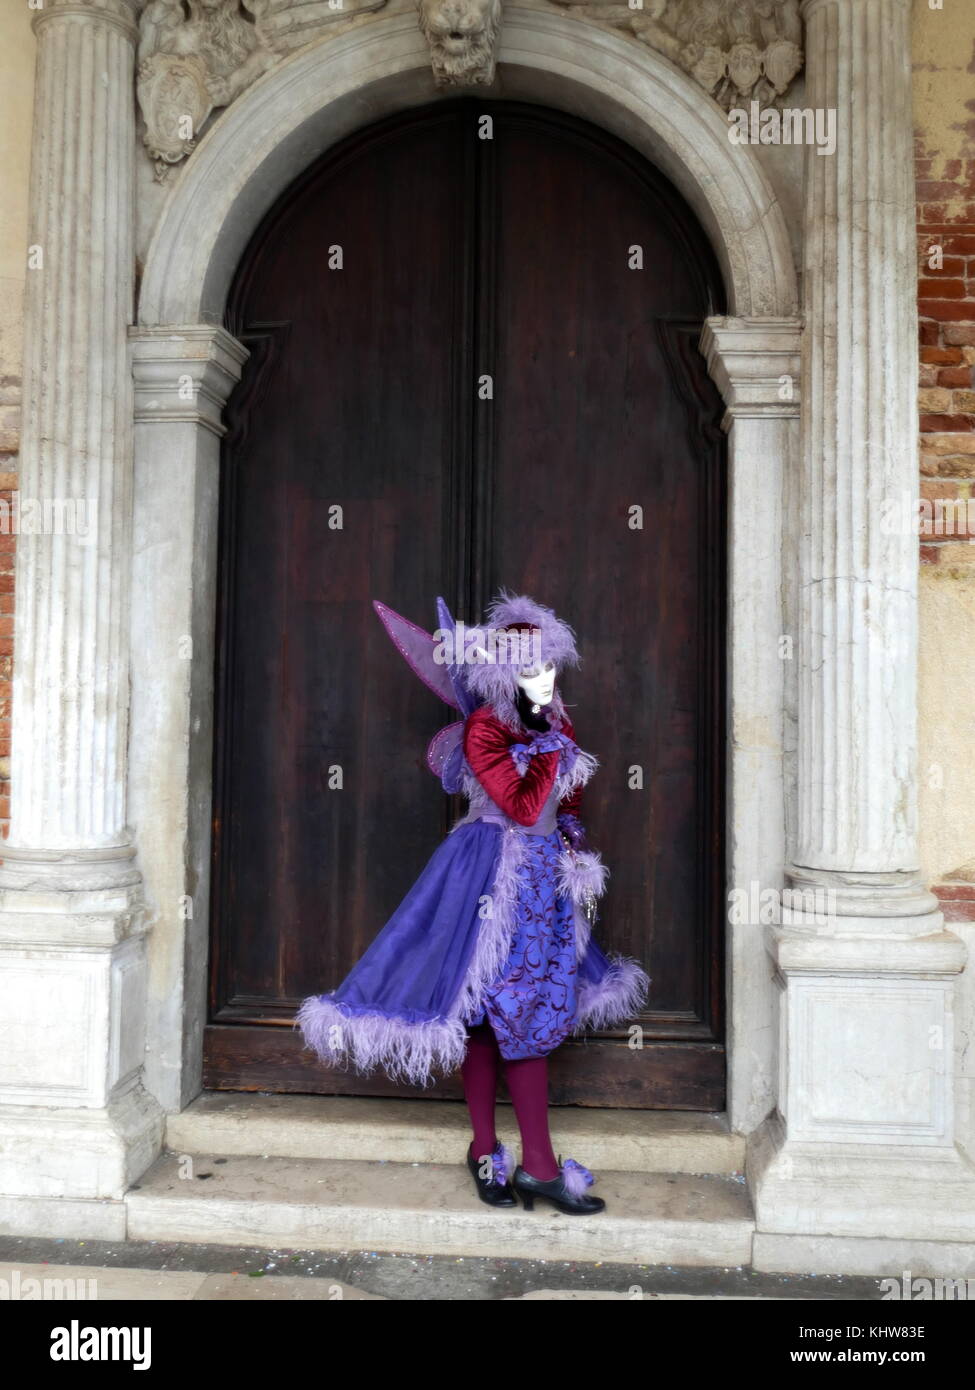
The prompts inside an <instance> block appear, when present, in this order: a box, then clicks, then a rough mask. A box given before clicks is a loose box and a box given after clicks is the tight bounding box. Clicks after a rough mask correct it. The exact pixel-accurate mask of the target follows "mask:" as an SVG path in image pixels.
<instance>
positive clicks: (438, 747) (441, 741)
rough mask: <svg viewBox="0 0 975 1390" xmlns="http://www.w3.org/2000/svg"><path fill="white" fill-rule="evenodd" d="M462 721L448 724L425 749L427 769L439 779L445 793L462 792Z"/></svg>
mask: <svg viewBox="0 0 975 1390" xmlns="http://www.w3.org/2000/svg"><path fill="white" fill-rule="evenodd" d="M463 742H464V720H463V719H459V720H458V721H457V723H456V724H448V725H447V727H446V729H441V730H440V732H439V733H438V734H434V736H433V738H432V739H431V740H430V745H429V747H428V748H427V767H428V768H429V769H430V771H431V772H432V773H433V774H434V776H435V777H439V778H440V781H441V782H442V783H443V789H444V791H445V792H459V791H461V790H462V785H463V783H462V775H461V770H462V767H463V763H464V746H463Z"/></svg>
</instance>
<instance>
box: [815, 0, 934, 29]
mask: <svg viewBox="0 0 975 1390" xmlns="http://www.w3.org/2000/svg"><path fill="white" fill-rule="evenodd" d="M913 3H914V0H801V13H802V17H803V19H804V20H805V21H806V23H807V24H808V22H809V20H810V19H811V18H812V17H813V15H814V14H816V12H817V11H818V10H821V9H824V8H825V7H826V6H829V5H845V6H846V8H847V9H853V8H854V7H859V8H861V9H870V10H876V9H877V8H878V7H879V6H881V5H886V6H887V8H888V9H902V10H905V11H910V8H911V6H912V4H913Z"/></svg>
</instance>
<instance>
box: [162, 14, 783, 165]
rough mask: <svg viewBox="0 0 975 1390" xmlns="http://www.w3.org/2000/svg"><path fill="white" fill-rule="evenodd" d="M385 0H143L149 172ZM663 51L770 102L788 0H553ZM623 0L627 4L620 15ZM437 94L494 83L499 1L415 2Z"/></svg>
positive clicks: (710, 87) (778, 79)
mask: <svg viewBox="0 0 975 1390" xmlns="http://www.w3.org/2000/svg"><path fill="white" fill-rule="evenodd" d="M386 3H387V0H148V3H147V4H146V6H145V8H144V10H143V11H142V16H141V19H140V22H139V51H138V72H137V78H136V90H137V94H138V99H139V106H140V108H141V111H142V115H143V118H144V120H145V125H146V130H145V134H144V135H143V142H144V144H145V146H146V149H147V150H148V152H149V155H150V157H151V158H152V159H153V161H154V162H155V168H156V177H157V179H162V178H164V177H165V175H166V172H167V170H168V169H169V168H170V167H171V166H172V165H174V164H178V163H179V162H180V161H181V160H182V159H185V157H186V156H187V155H188V154H189V153H190V151H191V150H192V149H194V147H195V145H196V141H197V139H198V137H199V135H200V132H201V130H202V128H203V126H204V125H205V124H206V122H207V121H208V120H209V118H210V116H211V115H212V113H213V112H214V110H216V109H217V108H219V107H222V106H228V105H229V104H230V103H231V102H232V101H234V100H235V99H236V98H237V97H238V96H239V95H240V93H241V92H243V91H244V90H245V89H246V88H247V87H249V86H250V85H251V83H252V82H254V81H255V80H256V79H257V78H258V77H260V75H261V74H262V73H263V72H266V71H267V69H268V68H270V67H273V66H274V65H275V64H276V63H278V62H280V61H281V60H282V59H283V58H285V57H286V56H288V54H290V53H292V52H294V51H295V50H296V49H298V48H301V47H302V46H303V45H305V44H307V43H310V42H311V41H312V40H313V39H315V38H317V37H319V36H320V34H321V33H322V32H323V30H324V29H325V28H326V27H327V26H328V25H330V24H334V23H335V22H336V21H339V20H344V19H350V18H353V17H356V16H358V15H364V14H369V13H371V12H373V11H376V10H380V9H382V8H383V7H384V6H385V4H386ZM555 3H556V4H558V5H560V6H562V7H564V8H565V9H566V10H568V11H569V13H571V14H573V15H576V16H578V17H579V18H581V19H589V20H596V21H598V22H600V23H603V24H608V25H611V26H612V27H614V28H617V29H621V30H623V31H624V32H626V33H628V34H630V35H631V36H632V37H633V38H635V39H637V40H639V41H640V42H641V43H646V44H649V46H650V47H651V48H654V49H656V50H657V51H658V52H660V53H663V54H664V55H665V56H666V57H668V58H670V59H671V60H672V61H673V62H675V63H677V64H678V65H679V66H680V67H682V68H683V69H684V70H685V71H686V72H688V73H690V74H691V75H692V76H693V77H694V78H695V79H696V81H698V82H699V83H700V84H701V86H702V87H703V88H704V90H705V91H706V92H708V93H709V94H710V95H711V96H712V97H714V99H715V100H716V101H717V102H719V103H720V104H721V106H723V107H724V108H725V109H726V110H727V109H728V108H729V107H731V106H733V105H736V104H738V103H740V102H743V101H748V100H758V101H759V102H760V103H761V104H762V105H763V106H764V105H770V104H774V103H775V102H776V101H777V100H778V98H779V97H781V96H782V95H783V93H784V92H785V91H786V89H787V88H788V86H789V84H790V82H791V81H792V79H793V78H794V77H795V75H796V73H797V72H798V71H799V70H800V68H801V67H802V47H801V44H802V21H801V18H800V14H799V0H608V2H604V3H596V4H591V3H588V0H555ZM630 4H634V5H636V8H632V9H631V8H630ZM416 5H417V17H418V22H419V26H420V29H421V30H422V32H423V34H424V36H425V38H426V40H427V43H428V44H429V47H430V61H431V65H432V68H433V75H434V80H435V81H436V83H437V85H438V86H439V87H441V88H450V87H460V86H472V85H475V84H490V83H491V82H493V81H494V75H495V64H496V60H497V49H498V41H499V38H500V32H501V20H502V0H416Z"/></svg>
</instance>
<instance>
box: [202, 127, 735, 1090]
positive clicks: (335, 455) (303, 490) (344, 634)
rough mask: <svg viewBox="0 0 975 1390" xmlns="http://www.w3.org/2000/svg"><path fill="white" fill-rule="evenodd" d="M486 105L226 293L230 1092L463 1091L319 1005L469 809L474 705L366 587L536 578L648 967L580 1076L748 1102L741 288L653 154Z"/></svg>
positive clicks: (214, 1034) (294, 212) (284, 211)
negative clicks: (456, 728)
mask: <svg viewBox="0 0 975 1390" xmlns="http://www.w3.org/2000/svg"><path fill="white" fill-rule="evenodd" d="M482 105H483V103H478V102H472V101H467V100H462V101H457V102H442V103H438V104H437V105H436V106H435V107H433V108H429V109H427V110H424V111H418V112H412V113H409V114H407V115H404V116H402V117H399V118H396V119H394V120H389V121H385V122H382V123H381V124H380V125H378V126H376V127H373V128H370V129H369V130H365V131H363V132H360V133H359V134H358V135H356V136H355V137H353V138H352V139H351V140H349V141H347V142H345V144H344V145H343V146H342V147H340V148H338V149H337V150H335V151H333V152H330V153H329V155H327V156H326V157H325V158H324V159H323V160H322V161H320V162H319V164H318V165H317V166H316V167H315V168H313V169H312V170H310V171H308V173H306V175H305V176H304V177H303V178H302V179H301V180H299V182H298V183H297V184H296V185H295V186H294V188H292V189H291V190H290V191H289V193H288V194H287V195H286V196H285V197H284V198H283V199H282V200H281V201H280V203H279V204H278V205H277V206H276V207H275V209H274V210H273V212H272V213H271V214H270V215H269V217H268V218H267V219H265V223H264V224H263V226H262V227H261V229H260V230H259V231H258V233H257V235H256V236H255V238H254V240H253V242H252V244H251V246H250V247H249V248H248V251H247V252H246V254H245V256H244V258H243V260H242V262H241V266H240V268H239V270H238V274H237V277H236V280H235V284H234V287H233V291H232V294H231V298H230V301H229V305H228V313H227V318H226V322H227V325H228V328H229V329H230V331H232V332H234V333H235V334H236V335H237V336H238V337H240V338H242V340H243V341H245V342H246V343H247V345H248V346H249V347H251V349H252V353H253V356H252V359H251V361H249V362H248V364H247V367H246V369H245V374H244V378H243V380H242V382H241V384H240V386H239V388H238V390H237V392H236V393H235V395H234V398H233V400H232V401H231V405H230V410H229V412H228V415H229V431H228V435H227V438H226V439H225V442H224V460H223V470H224V477H223V491H222V510H221V537H220V556H221V560H220V567H221V600H220V611H219V614H218V628H219V633H220V643H219V656H218V669H217V687H218V706H217V709H218V718H217V745H216V777H215V814H214V873H213V897H212V909H211V910H212V919H213V949H212V960H211V1011H210V1018H211V1023H210V1026H209V1027H208V1029H207V1035H206V1048H205V1052H206V1063H205V1068H206V1084H207V1085H210V1086H225V1087H228V1088H233V1089H248V1088H259V1089H281V1090H302V1091H320V1092H334V1093H357V1094H367V1095H383V1094H385V1095H402V1094H420V1095H427V1096H445V1095H455V1094H456V1095H458V1096H459V1095H460V1091H459V1088H458V1081H459V1078H456V1077H453V1078H449V1079H448V1080H446V1081H445V1082H443V1083H442V1084H441V1085H438V1086H437V1087H434V1088H427V1089H426V1090H422V1091H416V1092H413V1091H410V1090H409V1088H404V1087H401V1086H396V1085H394V1084H393V1083H390V1082H388V1081H387V1080H386V1079H385V1078H384V1077H382V1076H373V1077H371V1078H365V1077H356V1076H355V1075H354V1074H350V1073H342V1072H333V1071H329V1070H326V1069H325V1068H323V1067H321V1065H320V1064H319V1063H317V1062H316V1061H315V1060H314V1058H312V1057H311V1055H310V1054H309V1053H307V1052H303V1051H302V1049H301V1042H300V1038H299V1036H298V1035H297V1034H296V1033H295V1032H294V1031H293V1030H292V1028H291V1026H290V1025H291V1021H292V1018H293V1014H294V1009H295V1006H296V1004H297V1003H298V1001H299V1000H300V999H301V998H303V997H304V996H305V995H306V994H308V993H312V992H317V991H321V990H325V989H328V988H333V987H334V986H335V985H337V984H338V983H339V981H340V980H341V979H342V978H343V976H344V975H345V974H346V973H347V971H348V969H349V968H350V967H351V965H352V964H353V963H354V961H355V960H356V959H358V957H359V956H360V955H361V953H362V951H363V950H364V949H365V947H366V946H367V945H368V943H369V942H370V941H371V940H372V939H373V937H374V936H375V935H376V933H377V932H378V931H379V930H380V929H381V927H382V925H383V924H384V922H385V921H386V919H387V918H388V916H389V915H390V913H391V912H392V910H393V909H394V907H395V906H396V905H397V903H398V902H399V901H400V899H401V898H402V896H403V895H404V894H405V892H406V891H407V889H408V888H409V887H410V886H411V884H412V883H413V882H414V880H415V879H416V877H417V876H418V874H419V872H420V871H421V869H422V867H423V865H424V864H425V863H426V861H427V859H428V858H429V855H430V853H431V852H432V851H433V849H434V848H435V847H436V845H437V843H438V842H439V840H440V839H441V837H442V835H443V833H444V831H445V830H446V829H447V827H448V825H449V823H450V819H451V817H452V815H453V814H454V813H455V812H456V810H457V809H458V807H457V805H456V804H455V805H453V806H452V805H451V804H450V802H449V801H448V800H447V798H445V797H444V796H443V795H442V793H441V792H440V790H439V787H438V784H437V783H436V782H435V781H434V779H433V778H431V777H430V775H429V773H428V772H427V771H426V769H425V767H424V765H423V751H424V748H425V746H426V741H427V739H428V738H429V736H430V734H431V733H432V732H434V730H435V729H436V728H438V727H439V726H440V725H441V724H442V723H444V722H446V721H447V719H448V718H449V714H448V712H447V710H446V708H445V707H444V706H442V705H441V704H440V703H439V702H438V701H437V699H436V697H434V696H433V695H432V694H430V693H429V692H428V691H426V690H425V689H424V688H423V687H422V686H421V685H420V684H419V682H417V681H416V679H415V677H413V676H412V674H411V673H410V672H409V671H408V670H407V669H406V667H405V666H404V665H403V664H402V662H401V661H400V660H399V659H398V658H397V657H396V654H395V652H394V651H393V650H392V648H391V647H390V646H389V644H388V639H387V638H386V636H385V634H384V633H383V631H382V629H381V627H380V625H379V624H378V622H377V621H376V619H375V616H374V614H373V611H372V608H371V600H372V599H373V598H374V597H381V598H383V599H385V600H386V601H388V602H391V603H393V604H394V606H395V607H397V608H398V609H399V610H400V611H401V612H404V613H406V614H407V615H408V616H410V617H412V618H413V619H414V620H416V621H419V622H421V623H426V624H428V625H432V612H431V609H432V599H433V596H434V595H435V594H437V593H444V594H445V595H446V596H447V597H448V598H449V599H450V600H451V601H452V602H453V604H454V606H455V610H456V611H457V612H458V613H460V614H461V615H462V616H464V617H467V618H468V619H470V618H471V617H473V616H474V615H475V614H477V613H479V612H481V611H482V610H483V604H484V602H485V601H486V599H487V598H488V597H489V596H490V594H491V593H492V592H494V590H495V589H496V588H497V586H498V585H499V584H507V585H509V586H511V587H514V588H516V589H519V590H524V591H527V592H530V593H532V594H534V595H535V596H536V597H538V598H540V599H542V600H543V601H544V602H548V603H551V604H553V606H554V607H555V608H556V609H557V610H558V611H559V612H560V613H561V614H563V615H564V616H566V617H568V618H569V619H570V621H572V622H573V624H574V625H575V627H576V628H577V631H578V633H579V636H580V641H581V648H582V652H583V656H584V665H583V668H582V669H581V671H579V672H577V673H572V674H571V675H570V676H569V677H568V678H567V680H566V682H565V693H566V695H567V697H568V700H569V702H570V704H571V705H572V706H573V716H574V718H575V720H576V724H577V729H578V734H579V738H580V741H581V743H582V745H583V746H584V747H586V748H589V749H591V750H592V751H594V752H595V753H596V754H597V756H599V758H600V761H601V763H602V768H601V771H600V773H599V775H598V776H597V777H596V779H595V780H594V782H593V783H592V784H591V785H590V788H589V789H588V790H587V792H586V800H585V805H584V815H585V819H586V821H587V823H588V824H589V826H590V831H591V836H592V839H593V841H594V843H595V844H596V845H597V846H598V847H600V848H601V849H602V850H603V853H604V857H605V858H606V860H607V863H608V864H609V866H610V868H611V871H612V877H611V880H610V883H611V887H610V892H609V894H608V896H607V898H606V900H605V907H604V911H603V917H602V920H601V922H600V924H599V927H598V932H599V935H600V939H601V941H602V943H603V945H604V946H605V947H606V948H607V949H618V950H622V951H624V952H625V953H627V954H632V955H635V956H637V957H639V958H640V959H642V960H643V961H644V963H645V964H646V966H647V968H648V969H649V970H650V973H651V974H652V976H653V980H654V984H653V990H652V994H651V1001H650V1006H651V1007H650V1010H649V1012H648V1013H647V1015H646V1016H645V1017H644V1018H642V1019H641V1020H640V1022H641V1024H642V1025H643V1029H644V1034H643V1043H644V1046H643V1047H642V1048H639V1047H628V1046H627V1041H628V1039H627V1036H626V1035H625V1034H624V1033H622V1032H617V1033H616V1034H606V1035H602V1039H603V1040H602V1041H600V1040H599V1039H598V1038H596V1037H595V1036H593V1035H590V1036H589V1037H588V1038H587V1039H586V1040H585V1041H573V1042H570V1043H568V1044H566V1045H565V1046H564V1047H563V1048H562V1049H560V1050H559V1051H558V1052H557V1053H556V1054H555V1055H554V1057H553V1059H552V1087H553V1099H557V1101H558V1102H559V1103H570V1102H574V1103H578V1104H600V1103H604V1104H613V1105H629V1106H641V1105H642V1106H647V1107H649V1106H660V1105H664V1106H667V1107H673V1106H676V1107H678V1108H691V1109H693V1108H704V1109H714V1108H719V1107H720V1105H721V1104H722V1101H723V1093H722V1087H723V1046H722V1036H723V1018H722V1007H721V1004H722V990H721V978H722V919H723V911H722V905H721V895H722V892H723V858H722V830H721V825H722V816H723V807H722V778H721V765H722V748H723V738H724V734H723V728H722V724H721V708H722V699H721V691H722V688H723V654H722V648H721V634H722V631H723V621H724V617H723V595H724V453H723V440H722V437H721V435H720V431H719V429H718V427H717V420H718V418H719V416H720V402H719V400H718V397H717V394H716V392H715V390H714V388H713V386H712V384H711V382H710V381H709V380H708V378H707V374H706V371H705V370H704V364H703V360H702V359H701V357H700V354H699V353H698V352H697V351H696V346H695V343H696V337H697V336H698V334H699V331H700V324H701V320H702V318H703V316H704V314H705V313H706V312H708V311H709V305H710V306H713V308H714V310H715V311H718V312H720V309H721V287H720V280H719V277H718V273H717V269H716V266H715V264H714V260H713V257H712V256H711V253H710V250H709V248H708V246H707V244H706V242H705V240H704V238H703V235H702V234H701V232H700V229H699V228H698V227H697V225H696V223H695V222H694V220H693V218H692V216H691V215H690V213H689V211H688V209H687V208H686V207H685V205H684V204H683V203H682V201H681V200H680V198H679V196H678V195H677V194H676V192H675V191H674V190H673V188H672V187H671V186H670V185H669V183H667V181H666V180H664V179H663V178H662V176H661V175H659V174H658V173H657V172H656V171H654V170H653V169H652V168H650V166H648V165H647V164H646V163H645V162H644V161H643V160H642V159H640V158H639V157H638V156H636V155H635V154H634V152H632V151H630V150H629V149H628V148H627V147H625V146H623V145H621V144H620V142H618V141H615V140H614V139H612V138H611V137H609V136H606V135H605V134H603V133H602V132H599V131H596V130H595V129H594V128H592V127H590V126H587V125H585V124H584V123H582V122H578V121H575V120H571V119H569V118H566V117H562V116H559V115H557V114H555V113H552V112H547V111H545V110H543V109H541V108H532V107H524V106H518V105H516V104H512V103H495V104H494V106H493V109H494V110H495V113H496V114H495V121H494V129H495V139H494V140H493V141H480V140H478V138H477V130H478V117H479V116H480V115H481V114H482ZM634 245H637V246H640V247H641V249H642V254H643V267H644V268H643V269H642V270H639V271H638V270H633V269H631V268H630V267H629V264H628V262H629V258H630V255H631V248H632V247H633V246H634ZM336 248H339V250H340V253H341V268H338V267H337V266H334V265H333V266H332V267H330V265H329V258H330V257H331V259H332V261H333V262H334V261H335V259H336ZM485 373H486V374H489V375H490V377H491V379H492V383H493V395H492V398H491V399H490V400H481V399H480V398H479V396H478V393H477V390H476V385H477V382H478V380H479V378H480V377H481V376H482V374H485ZM634 507H640V508H642V512H643V524H642V528H635V527H634V526H633V525H632V524H631V518H632V515H633V510H632V509H633V508H634ZM336 509H340V510H338V511H337V510H336ZM339 517H340V518H341V522H340V524H339V525H337V524H336V519H337V518H339ZM634 767H639V769H640V770H641V774H642V778H643V784H642V787H639V788H637V787H633V786H632V785H631V782H632V780H633V777H632V769H633V768H634ZM336 769H340V770H341V776H342V786H341V788H338V787H335V786H334V785H332V783H333V782H334V781H335V777H336Z"/></svg>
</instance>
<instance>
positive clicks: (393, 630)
mask: <svg viewBox="0 0 975 1390" xmlns="http://www.w3.org/2000/svg"><path fill="white" fill-rule="evenodd" d="M372 606H373V608H375V610H376V612H377V613H378V614H379V617H380V618H381V619H382V624H383V627H384V628H385V629H386V631H387V632H388V633H389V635H390V637H391V638H392V640H393V643H394V645H395V646H396V649H397V651H398V652H399V653H400V655H401V656H402V657H403V658H404V659H405V660H406V662H407V664H408V665H409V667H410V669H411V670H413V671H414V672H415V673H416V674H417V675H418V676H419V677H420V680H421V681H422V682H423V684H424V685H426V686H429V688H430V689H431V690H432V691H433V693H434V694H435V695H439V696H440V698H441V700H443V701H444V703H445V704H448V705H450V707H451V708H452V709H460V708H461V705H460V703H459V701H458V699H457V691H456V687H455V685H454V681H453V679H452V678H451V675H450V671H449V670H448V668H447V666H446V665H445V664H443V663H442V662H438V661H434V659H433V655H434V652H435V650H436V648H437V643H436V642H435V641H434V639H433V636H432V634H431V633H429V632H424V630H423V628H422V627H417V625H416V623H411V622H410V620H409V619H408V618H403V617H401V616H400V615H399V613H394V612H393V610H392V608H387V607H386V605H385V603H380V602H379V600H378V599H373V601H372ZM438 775H439V774H438Z"/></svg>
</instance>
